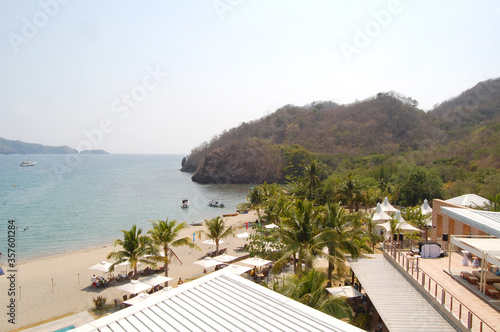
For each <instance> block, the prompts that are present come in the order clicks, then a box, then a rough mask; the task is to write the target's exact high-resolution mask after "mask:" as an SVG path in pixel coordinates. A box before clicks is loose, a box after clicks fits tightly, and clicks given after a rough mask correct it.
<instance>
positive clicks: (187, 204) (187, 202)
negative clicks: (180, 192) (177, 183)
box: [181, 198, 189, 209]
mask: <svg viewBox="0 0 500 332" xmlns="http://www.w3.org/2000/svg"><path fill="white" fill-rule="evenodd" d="M188 207H189V200H188V199H187V198H183V199H182V203H181V208H183V209H187V208H188Z"/></svg>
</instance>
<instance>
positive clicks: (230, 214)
mask: <svg viewBox="0 0 500 332" xmlns="http://www.w3.org/2000/svg"><path fill="white" fill-rule="evenodd" d="M237 215H239V213H228V214H223V215H222V216H223V217H236V216H237Z"/></svg>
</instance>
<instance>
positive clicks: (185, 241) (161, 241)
mask: <svg viewBox="0 0 500 332" xmlns="http://www.w3.org/2000/svg"><path fill="white" fill-rule="evenodd" d="M150 221H151V223H152V224H153V228H151V229H150V230H149V231H148V234H149V236H150V238H151V241H152V245H153V246H154V247H155V251H158V252H161V253H162V254H163V255H162V256H160V255H155V256H153V257H154V260H156V261H158V262H163V263H164V266H163V269H164V271H165V277H168V267H169V264H170V263H171V262H172V260H176V261H178V262H179V263H181V264H182V262H181V260H180V259H179V257H178V256H177V255H176V254H175V252H174V251H173V250H172V248H175V247H182V246H188V247H189V248H192V249H196V250H201V248H200V247H198V246H197V245H196V244H194V242H193V240H192V239H191V238H190V237H183V238H178V237H179V234H180V232H181V231H182V230H183V229H186V228H188V227H189V226H188V224H187V223H185V222H181V223H177V220H168V218H167V219H166V220H157V221H152V220H150Z"/></svg>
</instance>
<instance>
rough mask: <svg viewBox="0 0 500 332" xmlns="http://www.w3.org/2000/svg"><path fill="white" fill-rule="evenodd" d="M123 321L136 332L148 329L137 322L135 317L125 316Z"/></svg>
mask: <svg viewBox="0 0 500 332" xmlns="http://www.w3.org/2000/svg"><path fill="white" fill-rule="evenodd" d="M125 319H126V320H127V322H129V323H130V325H132V326H133V327H134V328H135V330H137V331H141V332H142V331H149V329H148V328H147V327H146V325H144V324H142V322H141V321H140V320H138V319H137V318H136V317H135V315H131V316H127V317H125ZM128 331H134V330H128Z"/></svg>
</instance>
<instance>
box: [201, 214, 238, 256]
mask: <svg viewBox="0 0 500 332" xmlns="http://www.w3.org/2000/svg"><path fill="white" fill-rule="evenodd" d="M205 226H206V230H202V231H200V232H199V234H200V235H205V236H206V237H207V238H208V239H210V240H213V241H214V242H215V252H219V242H220V240H222V239H225V238H226V237H228V236H234V235H235V229H234V228H233V227H232V226H229V227H227V226H226V222H225V221H224V219H222V218H221V217H216V218H213V219H210V220H205Z"/></svg>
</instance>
